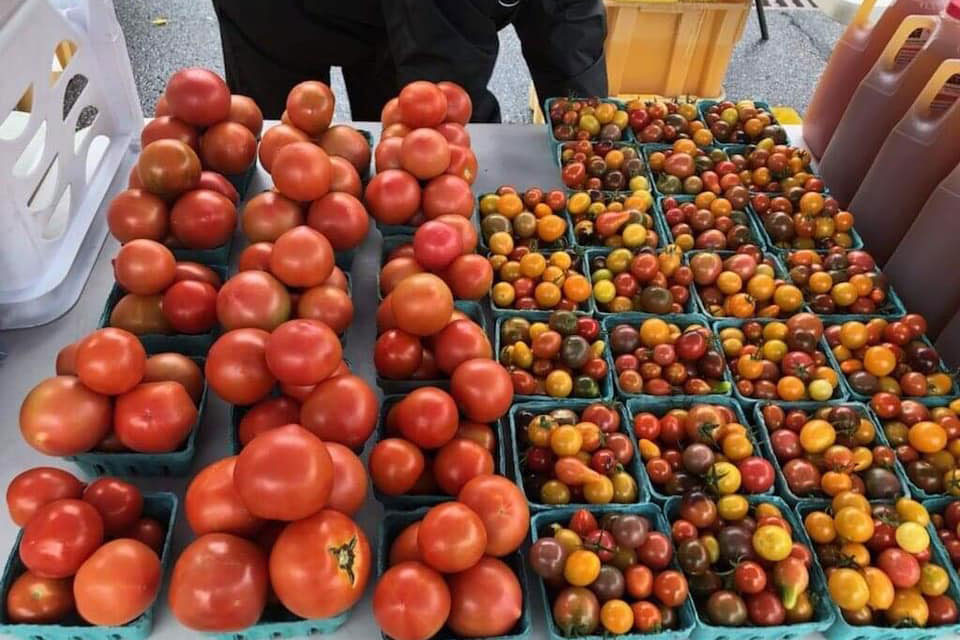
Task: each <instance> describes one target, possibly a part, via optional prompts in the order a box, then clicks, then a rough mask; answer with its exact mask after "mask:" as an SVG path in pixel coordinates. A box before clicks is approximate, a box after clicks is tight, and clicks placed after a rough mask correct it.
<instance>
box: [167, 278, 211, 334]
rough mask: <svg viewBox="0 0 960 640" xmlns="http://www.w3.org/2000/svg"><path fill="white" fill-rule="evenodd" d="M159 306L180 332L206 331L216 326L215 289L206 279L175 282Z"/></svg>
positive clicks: (171, 324) (194, 332) (195, 332)
mask: <svg viewBox="0 0 960 640" xmlns="http://www.w3.org/2000/svg"><path fill="white" fill-rule="evenodd" d="M160 305H161V306H160V308H161V309H162V310H163V315H164V316H166V318H167V322H169V323H170V326H171V327H173V328H174V329H175V330H176V331H179V332H180V333H188V334H198V333H206V332H207V331H210V330H211V329H213V328H214V327H215V326H216V325H217V290H216V289H215V288H213V286H212V285H211V284H210V283H208V282H199V281H197V280H182V281H180V282H175V283H173V284H172V285H170V288H168V289H167V290H166V291H165V292H164V294H163V300H162V302H161V303H160Z"/></svg>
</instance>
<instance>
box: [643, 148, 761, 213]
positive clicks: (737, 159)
mask: <svg viewBox="0 0 960 640" xmlns="http://www.w3.org/2000/svg"><path fill="white" fill-rule="evenodd" d="M647 160H648V162H649V164H650V170H651V171H652V172H653V181H654V185H655V186H656V188H657V191H659V192H660V194H661V195H665V196H669V195H681V194H683V195H688V196H695V195H697V194H699V193H702V192H704V191H709V192H712V193H714V194H716V195H718V196H719V195H725V196H727V197H728V199H730V198H731V197H732V198H733V199H736V198H737V197H738V196H736V195H734V194H736V193H741V194H742V191H745V190H746V187H747V183H745V182H744V180H743V177H742V176H741V175H740V172H741V171H743V170H744V168H745V167H746V162H747V161H746V158H744V157H743V155H741V154H739V153H732V152H728V151H725V150H723V149H718V148H711V149H709V150H704V149H700V148H698V147H697V145H696V144H694V142H693V141H692V140H685V139H680V140H677V141H675V142H674V143H673V144H672V145H671V146H669V147H667V148H664V149H662V150H656V151H651V152H650V153H649V155H648V156H647ZM733 189H737V191H735V192H732V191H731V190H733Z"/></svg>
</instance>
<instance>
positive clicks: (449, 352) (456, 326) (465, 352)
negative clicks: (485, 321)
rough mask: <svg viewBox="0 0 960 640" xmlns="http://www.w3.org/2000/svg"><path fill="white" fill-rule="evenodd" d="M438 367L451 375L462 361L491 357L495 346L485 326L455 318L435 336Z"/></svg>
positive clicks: (434, 347)
mask: <svg viewBox="0 0 960 640" xmlns="http://www.w3.org/2000/svg"><path fill="white" fill-rule="evenodd" d="M433 351H434V356H435V357H436V360H437V367H438V368H439V369H440V370H441V371H443V372H444V373H445V374H447V375H450V374H452V373H453V371H454V370H455V369H456V368H457V367H458V366H460V364H461V363H463V362H466V361H467V360H471V359H474V358H487V359H489V358H491V357H492V356H493V348H492V347H491V346H490V340H489V339H488V338H487V334H486V332H485V331H484V330H483V328H482V327H481V326H480V325H478V324H477V323H476V322H474V321H473V320H455V321H453V322H451V323H450V324H448V325H447V326H446V327H444V328H443V330H441V331H440V333H438V334H437V335H436V336H434V338H433Z"/></svg>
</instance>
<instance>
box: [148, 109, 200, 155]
mask: <svg viewBox="0 0 960 640" xmlns="http://www.w3.org/2000/svg"><path fill="white" fill-rule="evenodd" d="M164 139H171V140H179V141H180V142H182V143H184V144H186V145H190V148H192V149H193V150H194V151H197V150H198V149H199V148H200V138H199V136H198V135H197V129H196V127H194V126H192V125H189V124H187V123H186V122H184V121H183V120H178V119H177V118H174V117H173V116H160V117H159V118H154V119H153V120H151V121H150V122H148V123H147V124H146V125H144V127H143V129H142V130H141V131H140V147H141V148H142V147H145V146H147V145H148V144H150V143H151V142H154V141H156V140H164Z"/></svg>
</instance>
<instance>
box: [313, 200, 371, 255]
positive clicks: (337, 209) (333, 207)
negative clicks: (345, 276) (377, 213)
mask: <svg viewBox="0 0 960 640" xmlns="http://www.w3.org/2000/svg"><path fill="white" fill-rule="evenodd" d="M307 224H308V225H310V227H312V228H314V229H316V230H317V231H319V232H320V233H322V234H323V235H324V236H325V237H326V238H327V240H329V241H330V244H331V245H332V246H333V248H334V249H335V250H336V251H347V250H348V249H353V248H354V247H358V246H360V244H362V243H363V239H364V238H366V237H367V230H368V229H369V228H370V216H368V215H367V210H366V209H365V208H364V206H363V203H362V202H360V201H359V200H358V199H357V198H355V197H354V196H352V195H350V194H349V193H335V192H334V193H328V194H327V195H325V196H323V197H322V198H320V199H319V200H314V201H313V203H312V204H311V205H310V209H309V210H308V212H307Z"/></svg>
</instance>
